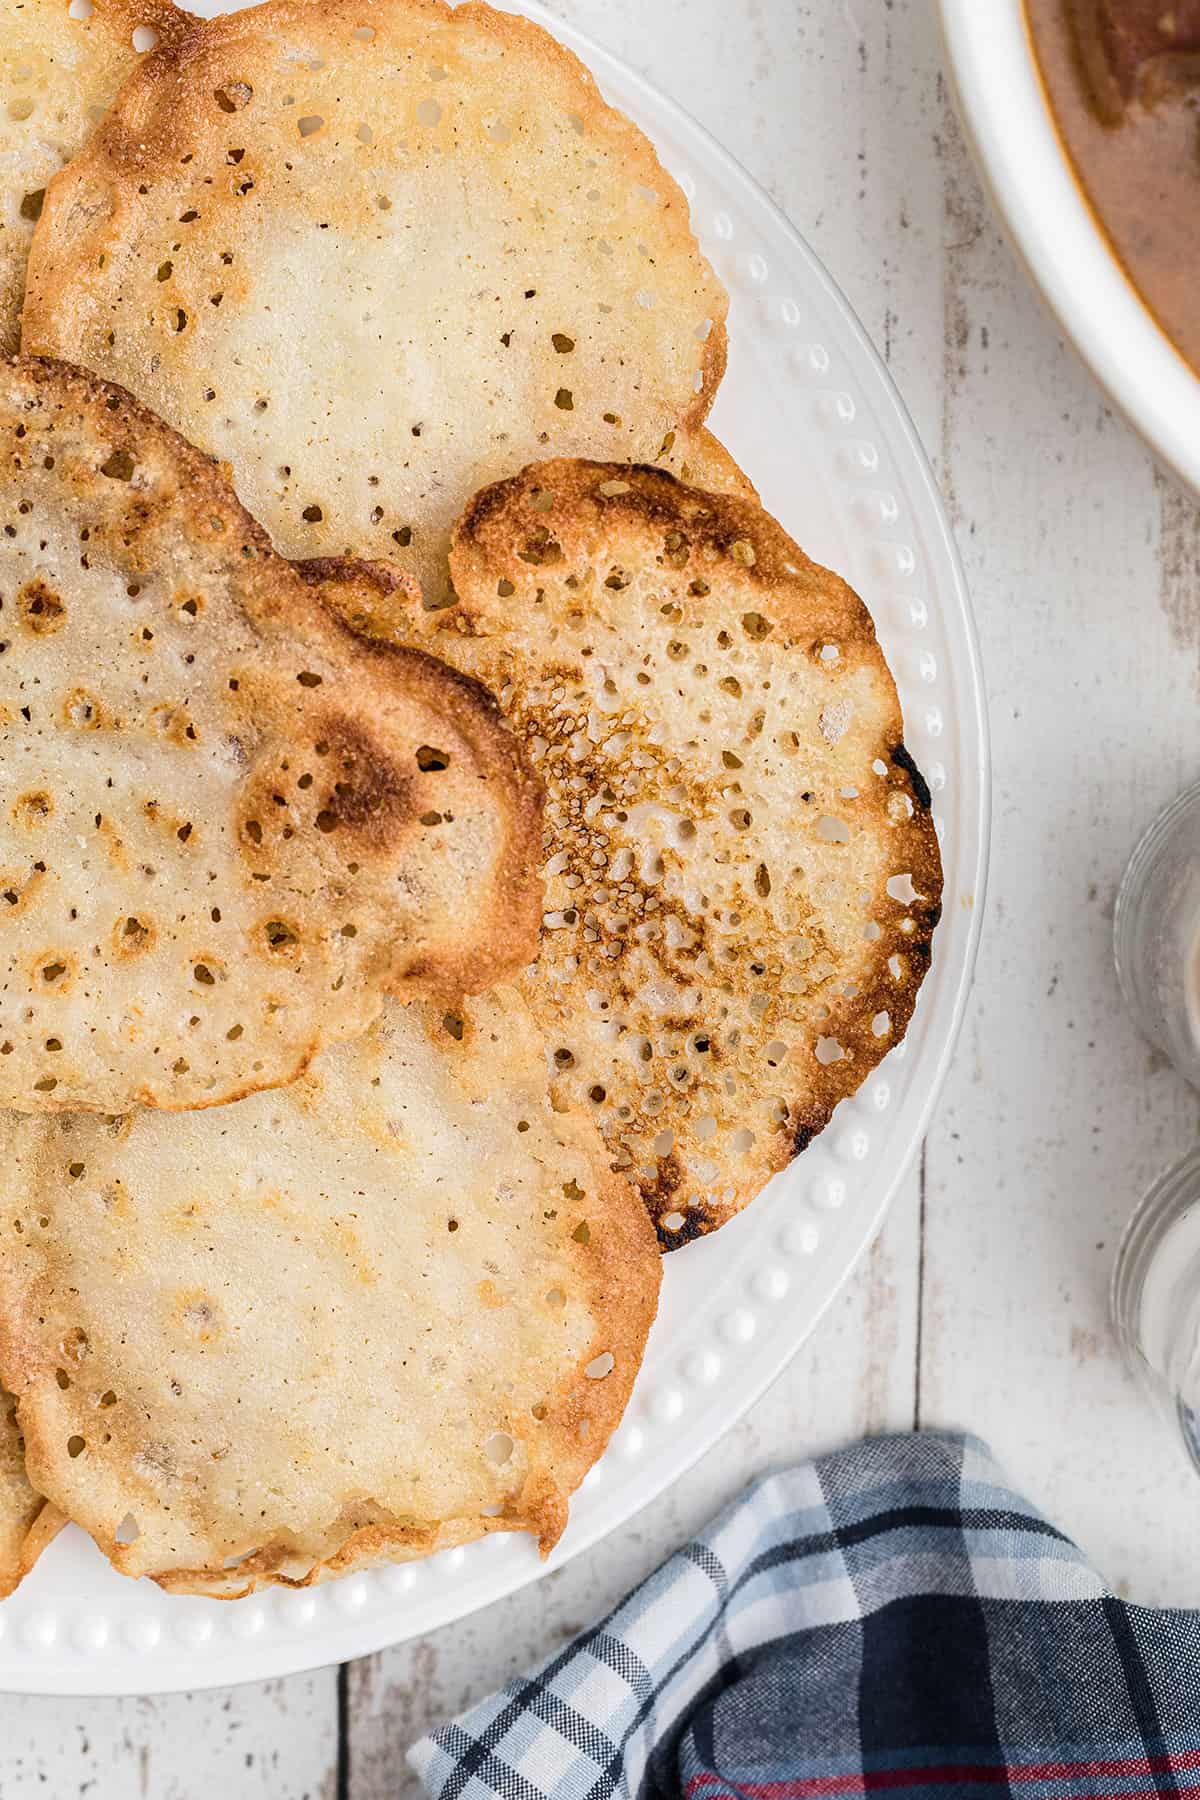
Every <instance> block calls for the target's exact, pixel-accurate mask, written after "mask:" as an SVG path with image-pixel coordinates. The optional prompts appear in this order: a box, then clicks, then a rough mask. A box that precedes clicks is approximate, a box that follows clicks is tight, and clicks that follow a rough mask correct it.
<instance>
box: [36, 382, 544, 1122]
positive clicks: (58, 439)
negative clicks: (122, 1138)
mask: <svg viewBox="0 0 1200 1800" xmlns="http://www.w3.org/2000/svg"><path fill="white" fill-rule="evenodd" d="M0 526H2V528H3V530H2V533H0V602H2V604H0V919H2V920H3V924H4V928H5V930H4V942H3V954H2V955H0V1101H2V1103H3V1104H4V1105H8V1106H15V1107H17V1108H19V1109H21V1110H26V1111H32V1110H39V1109H42V1110H60V1109H67V1108H73V1107H84V1108H95V1109H98V1110H103V1111H119V1110H122V1109H124V1108H125V1107H127V1106H129V1105H131V1104H133V1103H134V1102H138V1101H141V1102H144V1103H146V1104H149V1105H154V1106H164V1107H172V1108H174V1107H190V1106H204V1105H214V1104H216V1103H218V1102H220V1101H223V1100H230V1099H234V1098H236V1097H237V1096H238V1095H239V1094H243V1093H248V1092H251V1091H253V1090H254V1089H257V1088H263V1087H271V1086H274V1085H277V1084H278V1083H280V1082H285V1081H289V1080H291V1079H292V1078H293V1077H294V1076H295V1075H297V1074H298V1073H299V1072H300V1070H301V1069H302V1068H303V1067H304V1066H305V1064H306V1063H307V1061H308V1060H309V1058H310V1057H311V1056H312V1055H313V1054H314V1053H315V1052H316V1051H317V1050H318V1049H319V1048H320V1047H321V1046H322V1045H323V1044H326V1043H330V1042H334V1041H336V1040H337V1039H339V1038H342V1037H346V1036H350V1035H353V1034H354V1033H356V1032H358V1031H361V1030H363V1029H365V1027H366V1026H367V1024H368V1023H369V1022H370V1020H371V1019H372V1018H373V1017H374V1016H375V1014H376V1013H377V1011H378V1010H379V1007H380V1004H381V1001H382V996H383V994H384V993H395V992H403V993H405V994H407V995H412V994H421V993H433V994H437V995H440V996H445V997H447V998H450V999H453V998H456V997H457V996H459V995H461V994H462V993H463V992H464V991H473V990H475V989H477V988H481V987H485V986H487V985H488V984H489V982H491V981H493V980H495V979H497V978H498V977H499V976H501V975H503V974H504V973H505V972H506V971H510V970H512V969H513V968H514V967H517V966H519V964H520V963H521V962H522V961H523V960H524V959H525V958H527V957H528V955H529V954H530V952H531V950H532V947H533V944H534V942H535V941H536V929H537V916H538V907H539V902H540V885H539V883H538V880H537V877H536V874H535V873H534V872H532V870H531V868H530V864H531V862H532V860H533V858H532V855H531V850H532V847H533V846H534V845H535V844H536V841H537V830H538V816H539V805H540V795H539V792H538V789H537V784H536V782H535V781H534V779H533V778H532V777H531V776H530V774H529V772H528V770H527V767H526V765H525V764H524V762H523V760H522V758H521V756H520V753H519V751H518V749H517V747H516V745H515V743H514V742H513V739H512V737H511V736H510V734H509V733H508V732H507V731H506V730H505V729H504V727H503V725H502V724H501V723H500V721H499V719H498V716H497V713H496V709H495V705H494V702H493V701H492V699H491V697H490V696H489V695H488V694H486V693H485V692H484V691H483V690H482V689H480V688H479V687H478V686H477V685H476V684H475V683H473V682H471V681H470V680H468V679H466V678H464V677H463V676H462V675H460V674H458V673H456V672H454V671H453V670H451V669H448V668H446V667H445V665H444V664H442V663H439V662H437V661H436V660H435V659H434V658H432V657H430V656H427V655H425V654H424V653H423V652H420V651H412V650H403V649H399V648H396V647H393V646H390V645H382V644H374V643H369V642H367V641H365V640H363V639H360V638H358V637H356V636H355V635H354V634H353V633H352V632H351V631H350V630H348V629H347V627H346V626H345V625H344V624H343V623H342V621H341V619H340V617H339V616H338V613H339V612H340V611H341V610H343V609H348V603H347V600H346V596H347V595H348V594H349V595H352V596H359V597H362V598H363V599H364V603H365V600H367V599H369V598H370V597H371V596H373V595H377V594H380V593H387V594H390V593H392V592H394V590H395V589H396V587H397V585H398V580H399V578H398V577H397V576H396V575H395V574H394V573H393V572H391V571H388V570H386V569H384V568H382V567H379V566H368V565H362V564H352V563H329V562H327V563H322V564H318V565H316V566H315V567H300V568H297V567H296V566H295V565H293V564H291V563H287V562H285V561H284V560H283V559H282V558H280V557H278V556H276V555H275V553H274V552H273V551H272V550H271V548H270V546H269V544H268V542H267V540H266V538H265V536H264V535H263V533H262V532H261V531H260V530H259V529H258V527H257V526H256V525H255V524H254V522H253V521H252V520H251V519H250V518H249V517H248V516H247V514H246V513H245V512H243V510H242V508H241V507H240V506H239V505H238V504H237V502H236V500H235V499H234V497H233V493H232V490H231V488H230V487H229V484H228V482H227V480H226V478H225V476H224V475H223V474H222V473H221V471H220V470H219V469H218V468H217V467H216V466H215V465H214V464H212V463H210V462H209V461H208V460H207V458H205V457H203V456H202V455H200V453H199V452H198V451H195V450H193V449H192V448H191V447H190V446H189V445H186V444H184V443H183V442H182V441H181V440H180V439H179V438H177V437H176V436H175V434H174V433H173V432H171V431H169V430H167V428H166V427H165V426H164V425H162V424H161V422H160V421H158V420H156V419H154V418H153V417H151V415H149V414H148V413H146V412H144V411H143V410H142V408H141V407H139V406H136V405H135V404H134V403H133V402H132V401H131V400H130V399H129V397H128V395H125V394H122V393H121V392H120V390H118V389H115V388H108V387H105V386H104V385H103V384H102V383H99V382H96V381H94V380H92V379H91V378H90V377H87V376H85V375H83V374H81V373H80V372H78V371H70V370H67V369H65V368H64V367H62V366H61V365H51V364H43V363H35V362H27V363H15V364H5V365H0ZM351 609H352V608H351Z"/></svg>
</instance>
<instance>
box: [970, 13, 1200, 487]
mask: <svg viewBox="0 0 1200 1800" xmlns="http://www.w3.org/2000/svg"><path fill="white" fill-rule="evenodd" d="M940 5H941V16H942V30H943V33H944V36H945V41H946V54H947V62H948V66H949V69H950V74H951V78H952V80H953V82H954V86H955V88H956V90H957V95H958V105H959V113H960V115H961V117H962V120H963V124H964V126H965V129H966V132H967V135H968V137H969V139H970V140H971V144H972V147H973V149H974V152H975V157H976V161H977V162H978V164H979V168H980V171H981V173H982V175H983V177H984V180H985V182H986V183H987V185H988V188H989V190H990V192H991V196H992V200H993V202H994V203H995V206H996V210H997V211H998V213H999V214H1000V217H1001V218H1002V219H1003V221H1004V223H1005V225H1006V226H1007V227H1008V230H1009V233H1010V235H1011V237H1012V239H1013V241H1014V243H1015V244H1016V247H1017V250H1018V251H1019V253H1020V255H1021V257H1022V258H1023V260H1024V262H1025V265H1026V267H1027V268H1028V270H1029V273H1030V275H1031V276H1032V278H1033V280H1034V282H1035V283H1036V284H1037V286H1038V287H1039V288H1040V289H1041V291H1042V293H1043V295H1044V296H1045V298H1046V299H1047V301H1048V302H1049V304H1050V306H1051V308H1052V310H1053V311H1054V313H1055V315H1056V316H1057V318H1058V322H1059V324H1060V325H1061V326H1062V328H1063V330H1064V331H1065V332H1066V333H1067V335H1068V336H1069V337H1070V338H1072V339H1073V340H1074V342H1075V347H1076V348H1077V349H1078V351H1079V352H1080V354H1081V355H1082V357H1083V358H1084V360H1085V362H1087V363H1088V364H1089V366H1090V367H1091V370H1092V373H1093V374H1094V375H1095V376H1096V377H1097V379H1098V380H1099V381H1100V383H1101V384H1102V386H1103V387H1104V388H1106V389H1107V391H1108V393H1109V395H1110V397H1111V398H1112V399H1113V401H1114V402H1115V403H1116V405H1117V406H1119V407H1120V409H1121V410H1122V412H1124V413H1125V415H1126V416H1127V418H1128V419H1129V421H1130V423H1131V424H1132V425H1134V426H1135V427H1136V428H1137V430H1138V431H1140V432H1141V434H1142V436H1143V437H1144V438H1145V439H1146V441H1147V443H1148V444H1149V445H1150V447H1151V448H1152V449H1153V450H1155V451H1157V453H1158V455H1159V456H1160V457H1161V458H1162V460H1163V461H1164V462H1165V463H1167V464H1168V465H1169V466H1170V467H1171V468H1172V469H1174V471H1175V472H1176V474H1177V475H1179V477H1180V478H1181V479H1182V480H1183V481H1186V482H1187V483H1188V484H1189V486H1191V487H1193V488H1195V489H1196V490H1197V491H1200V377H1198V376H1197V374H1196V372H1195V371H1194V370H1193V369H1192V368H1191V367H1190V366H1189V365H1188V364H1187V363H1186V362H1185V361H1184V360H1183V358H1182V357H1181V356H1180V355H1179V353H1178V351H1177V350H1176V349H1175V348H1174V346H1173V345H1172V343H1171V342H1170V340H1169V339H1168V338H1167V337H1166V336H1165V335H1164V333H1163V332H1162V330H1161V329H1160V327H1159V325H1158V324H1157V322H1156V321H1155V319H1154V317H1153V315H1152V314H1151V313H1150V312H1149V311H1148V310H1147V308H1146V307H1145V306H1144V305H1143V303H1142V301H1141V299H1140V298H1139V297H1138V294H1137V292H1136V290H1135V289H1134V288H1133V287H1132V286H1131V285H1130V282H1129V280H1128V278H1127V276H1126V275H1125V273H1124V271H1123V270H1122V268H1121V266H1120V264H1119V263H1118V262H1117V260H1116V258H1115V257H1114V255H1113V253H1112V251H1111V249H1110V248H1109V244H1108V240H1107V238H1106V237H1105V236H1104V233H1103V232H1102V231H1101V230H1100V228H1099V226H1098V225H1097V224H1096V221H1095V218H1094V217H1093V215H1092V212H1091V209H1090V208H1089V206H1088V205H1087V202H1086V201H1085V200H1084V197H1083V195H1082V193H1081V192H1080V189H1079V186H1078V183H1077V182H1076V179H1075V176H1074V173H1073V171H1072V169H1071V165H1070V163H1069V162H1068V160H1067V157H1066V153H1065V151H1064V150H1063V148H1062V145H1061V144H1060V142H1059V138H1058V134H1057V131H1056V130H1055V127H1054V123H1053V120H1052V117H1051V114H1050V110H1049V107H1048V106H1047V103H1046V97H1045V94H1044V92H1043V89H1042V84H1041V78H1040V76H1039V74H1038V70H1037V66H1036V64H1035V62H1034V57H1033V49H1032V45H1031V43H1030V39H1029V33H1028V30H1027V27H1026V22H1025V8H1024V0H940Z"/></svg>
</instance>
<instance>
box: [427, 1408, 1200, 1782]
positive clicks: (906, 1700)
mask: <svg viewBox="0 0 1200 1800" xmlns="http://www.w3.org/2000/svg"><path fill="white" fill-rule="evenodd" d="M1197 1510H1198V1516H1200V1506H1198V1509H1197ZM409 1760H410V1762H411V1764H412V1766H413V1768H414V1769H415V1770H416V1771H417V1773H418V1775H419V1776H420V1778H421V1780H422V1781H423V1783H424V1785H425V1787H426V1789H427V1790H428V1792H429V1793H430V1794H431V1795H432V1796H435V1800H460V1797H461V1800H485V1796H493V1795H497V1794H499V1795H504V1796H505V1797H506V1800H543V1797H551V1796H552V1797H553V1800H605V1797H606V1796H608V1795H610V1794H619V1795H623V1796H624V1795H628V1796H633V1795H638V1796H642V1797H644V1800H650V1797H653V1796H658V1795H663V1796H665V1795H672V1796H676V1795H686V1796H688V1800H693V1797H695V1800H802V1797H804V1796H814V1797H816V1800H826V1797H828V1800H833V1797H835V1796H840V1795H858V1794H864V1793H868V1792H870V1791H872V1790H876V1789H903V1790H905V1792H906V1794H907V1795H908V1796H911V1797H912V1800H920V1796H921V1795H924V1794H929V1795H936V1796H938V1800H948V1797H950V1796H963V1797H964V1800H981V1797H984V1796H987V1797H993V1796H995V1795H997V1794H1009V1793H1011V1794H1017V1795H1020V1796H1022V1800H1077V1797H1078V1800H1084V1797H1086V1800H1143V1797H1147V1800H1148V1797H1149V1796H1151V1795H1157V1794H1170V1795H1184V1794H1191V1793H1193V1792H1200V1614H1196V1615H1193V1614H1189V1613H1182V1612H1150V1611H1147V1610H1146V1609H1144V1608H1142V1607H1137V1606H1128V1605H1126V1604H1125V1603H1124V1602H1123V1601H1121V1600H1118V1599H1115V1598H1114V1597H1113V1595H1111V1594H1110V1593H1108V1592H1107V1590H1106V1589H1105V1586H1104V1584H1103V1582H1102V1581H1101V1579H1100V1577H1099V1576H1098V1575H1097V1574H1096V1573H1095V1572H1094V1570H1092V1569H1091V1568H1089V1567H1088V1565H1087V1563H1086V1562H1085V1561H1084V1558H1083V1556H1082V1555H1081V1553H1080V1552H1079V1551H1078V1550H1077V1549H1076V1548H1075V1546H1074V1545H1073V1544H1071V1543H1070V1542H1069V1541H1068V1540H1067V1539H1066V1538H1065V1537H1063V1536H1062V1534H1061V1533H1060V1532H1058V1531H1056V1530H1055V1529H1054V1527H1053V1526H1052V1525H1049V1524H1047V1522H1046V1520H1045V1519H1043V1518H1042V1517H1041V1515H1040V1514H1039V1513H1037V1512H1036V1511H1035V1510H1034V1508H1033V1507H1032V1506H1030V1505H1029V1504H1028V1502H1027V1501H1025V1500H1023V1499H1021V1498H1020V1496H1019V1495H1017V1494H1015V1493H1013V1492H1012V1490H1011V1489H1010V1488H1009V1487H1008V1486H1007V1485H1006V1484H1005V1481H1004V1478H1003V1476H1002V1475H1001V1473H1000V1471H999V1470H998V1469H997V1467H996V1465H995V1463H994V1462H993V1461H992V1459H991V1457H990V1455H989V1453H988V1451H987V1450H986V1448H985V1447H984V1446H983V1445H982V1444H980V1443H979V1442H977V1441H976V1440H974V1439H971V1438H960V1437H940V1436H932V1435H930V1436H915V1437H911V1436H910V1437H894V1438H879V1439H874V1440H871V1441H869V1442H867V1443H863V1444H858V1445H856V1446H855V1447H854V1448H853V1449H850V1450H844V1451H842V1452H840V1453H839V1454H838V1455H835V1456H828V1457H823V1458H822V1459H820V1460H819V1461H817V1462H813V1463H808V1464H805V1465H804V1466H803V1467H801V1468H796V1469H789V1470H786V1471H785V1472H784V1473H782V1474H778V1475H770V1476H768V1477H766V1478H765V1479H764V1480H761V1481H758V1482H756V1483H755V1484H754V1486H753V1487H751V1488H750V1489H749V1490H748V1492H747V1493H746V1494H745V1495H744V1496H743V1497H742V1498H741V1499H740V1500H738V1501H737V1502H735V1504H734V1505H733V1506H731V1507H729V1508H728V1510H727V1511H726V1512H724V1513H722V1514H721V1516H720V1517H719V1518H718V1519H716V1520H715V1521H714V1522H713V1524H712V1525H710V1526H709V1528H708V1529H707V1530H706V1531H705V1532H704V1533H703V1534H702V1535H701V1536H700V1537H698V1538H697V1539H696V1540H695V1541H694V1542H693V1543H691V1544H688V1545H687V1546H686V1547H685V1548H684V1549H682V1550H680V1551H679V1552H678V1554H677V1555H675V1556H673V1557H672V1558H671V1560H670V1561H669V1562H667V1563H665V1564H664V1565H663V1567H662V1568H661V1569H659V1570H658V1572H657V1573H656V1574H654V1575H652V1576H651V1577H650V1578H649V1580H648V1581H645V1582H643V1584H642V1586H641V1587H639V1588H638V1589H637V1590H636V1591H635V1592H634V1593H632V1594H631V1595H630V1596H629V1598H628V1599H627V1600H625V1601H624V1602H623V1603H622V1605H620V1606H619V1607H618V1608H617V1609H616V1611H615V1612H613V1613H611V1614H610V1615H609V1617H608V1618H606V1619H602V1620H601V1621H600V1623H599V1624H598V1625H595V1626H593V1628H592V1629H591V1630H590V1631H587V1632H585V1633H584V1634H583V1636H582V1637H580V1638H577V1639H576V1641H575V1642H574V1643H573V1644H571V1645H570V1646H569V1647H568V1648H567V1649H565V1650H563V1651H561V1652H559V1654H557V1655H556V1656H553V1657H551V1658H550V1659H549V1660H548V1661H547V1662H545V1663H543V1664H542V1666H541V1668H539V1669H537V1670H535V1671H534V1672H533V1673H532V1674H531V1675H529V1676H528V1677H526V1678H525V1679H524V1680H521V1681H516V1682H513V1683H512V1684H511V1685H510V1686H509V1687H508V1688H506V1689H505V1691H504V1692H503V1693H501V1694H495V1695H493V1696H492V1698H491V1699H489V1700H485V1701H483V1702H482V1703H481V1704H480V1705H478V1706H476V1707H473V1708H472V1709H471V1711H470V1712H468V1713H464V1714H463V1715H462V1717H461V1718H459V1719H457V1720H456V1721H455V1722H454V1723H453V1724H450V1725H446V1726H444V1727H443V1728H442V1729H441V1730H440V1731H438V1732H437V1733H435V1734H434V1736H432V1737H427V1738H424V1739H422V1741H421V1742H420V1743H419V1744H417V1745H416V1746H415V1748H414V1749H413V1750H412V1751H411V1752H410V1753H409Z"/></svg>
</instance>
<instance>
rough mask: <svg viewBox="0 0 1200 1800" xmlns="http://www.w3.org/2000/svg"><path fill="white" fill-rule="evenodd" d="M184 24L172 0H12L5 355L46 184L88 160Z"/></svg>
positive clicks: (1, 137) (5, 35) (0, 50)
mask: <svg viewBox="0 0 1200 1800" xmlns="http://www.w3.org/2000/svg"><path fill="white" fill-rule="evenodd" d="M81 14H86V17H81V16H79V15H81ZM186 23H187V15H186V14H185V13H182V12H178V11H177V10H176V9H175V7H173V6H171V5H170V3H169V0H86V4H85V0H74V5H72V0H5V4H4V16H3V21H2V23H0V355H4V356H9V355H11V354H12V353H13V352H14V351H15V350H16V348H17V346H18V344H19V342H20V336H21V299H22V296H23V294H24V292H25V263H26V259H27V257H28V255H29V245H30V243H31V241H32V239H33V229H34V226H35V224H36V223H37V220H38V218H39V216H40V214H41V210H42V201H43V198H44V195H45V190H46V186H47V184H48V182H49V181H50V180H51V178H52V177H53V176H55V175H57V173H58V171H59V170H60V169H61V168H62V167H63V165H64V164H65V163H67V162H69V161H70V159H71V158H72V157H73V156H74V155H75V153H76V152H77V151H79V150H82V148H83V146H84V144H85V143H86V142H87V139H88V137H89V136H90V134H91V132H92V131H93V130H94V128H95V126H96V124H97V122H98V120H99V119H100V118H102V117H103V114H104V110H105V108H106V107H107V106H108V104H109V102H110V101H111V100H112V99H113V98H114V96H115V95H116V92H117V89H118V88H119V87H120V85H121V83H122V81H124V79H125V77H126V75H128V73H129V71H130V70H131V69H132V68H133V66H134V64H135V63H136V62H137V61H138V58H139V53H140V52H143V51H145V50H147V49H149V48H152V47H153V45H154V44H156V43H161V42H164V41H165V40H167V39H169V38H171V37H172V36H173V35H174V34H175V33H176V32H177V31H179V30H180V29H181V28H182V27H183V26H184V25H185V24H186ZM135 33H136V38H135V35H134V34H135Z"/></svg>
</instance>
